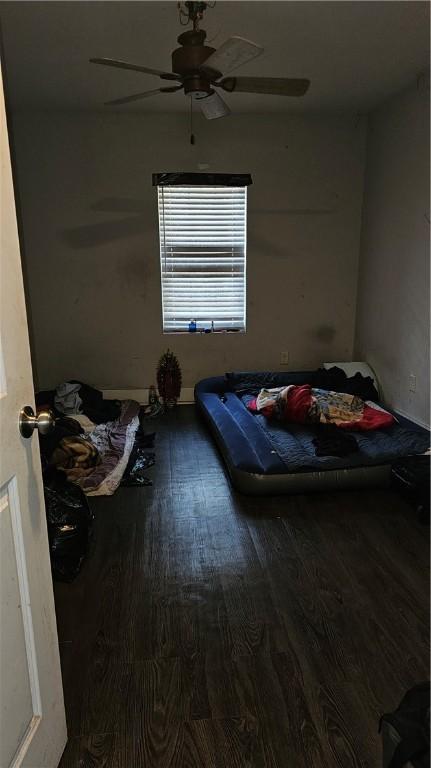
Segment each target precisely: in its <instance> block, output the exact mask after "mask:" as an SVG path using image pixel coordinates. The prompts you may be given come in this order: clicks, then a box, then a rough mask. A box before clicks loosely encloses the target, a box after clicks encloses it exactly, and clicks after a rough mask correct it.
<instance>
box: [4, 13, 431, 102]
mask: <svg viewBox="0 0 431 768" xmlns="http://www.w3.org/2000/svg"><path fill="white" fill-rule="evenodd" d="M0 17H1V21H2V34H3V42H4V52H5V64H6V72H7V80H8V91H9V97H10V101H11V106H12V108H13V109H25V108H43V109H45V108H56V109H81V110H94V109H101V108H103V107H102V105H103V102H104V101H106V100H108V99H113V98H117V97H120V96H126V95H129V94H132V93H135V92H138V91H144V90H147V89H148V90H149V89H152V88H157V87H159V85H166V84H167V83H166V82H162V81H160V80H159V79H158V78H157V77H153V76H149V75H144V74H141V73H136V72H130V71H125V70H115V69H112V68H110V67H102V66H97V65H94V64H89V63H88V59H89V57H90V56H94V57H110V58H118V59H125V60H128V61H132V62H134V63H139V64H144V65H146V66H150V67H155V68H157V69H162V70H168V71H170V70H171V66H170V54H171V51H172V50H173V49H174V48H175V47H177V44H176V38H177V36H178V34H180V32H182V31H183V28H181V27H180V26H179V23H178V11H177V4H176V2H116V1H113V2H101V1H96V2H76V1H73V2H1V3H0ZM202 26H203V28H204V29H206V31H207V35H208V41H210V43H211V45H212V46H213V47H218V46H219V45H220V44H221V43H222V42H223V41H224V40H225V39H226V38H227V37H229V36H230V35H233V34H237V35H241V36H243V37H246V38H248V39H250V40H254V41H255V42H257V43H259V44H261V45H263V46H264V48H265V52H264V54H263V55H262V56H260V57H259V58H257V59H255V60H254V61H252V62H250V63H249V64H247V65H245V66H244V67H243V68H242V69H241V70H239V71H238V72H236V73H235V74H239V75H240V74H241V75H260V76H275V77H276V76H278V77H283V76H285V77H308V78H310V79H311V88H310V90H309V92H308V93H307V95H306V96H305V97H304V98H302V99H288V98H285V97H276V96H262V95H261V96H258V95H250V94H239V93H238V94H226V95H225V94H223V97H224V98H225V99H226V101H227V102H228V103H229V105H230V106H231V108H232V109H233V110H234V111H235V112H272V111H288V112H292V111H295V112H296V111H317V110H319V111H322V110H325V111H331V110H336V111H340V110H343V111H344V110H349V111H350V110H354V111H366V110H368V109H370V108H372V107H374V106H376V104H378V103H379V102H381V101H382V100H384V99H385V98H386V97H387V96H389V95H390V94H391V93H394V92H396V91H398V90H401V89H402V88H403V87H404V86H406V85H408V84H409V83H410V82H411V81H412V80H413V79H414V78H415V77H417V76H418V74H419V73H420V72H421V71H424V70H428V67H429V4H428V2H414V1H413V0H408V1H407V2H388V1H386V0H385V1H383V2H380V1H379V0H375V1H371V2H362V0H354V1H353V2H314V1H310V2H308V1H304V2H282V1H279V2H269V1H268V0H255V1H254V2H249V1H248V0H244V1H242V2H230V1H228V2H220V1H219V2H217V3H216V5H215V7H214V8H211V9H208V10H207V11H206V13H205V18H204V22H203V24H202ZM187 104H188V102H186V100H185V97H184V95H183V93H182V92H180V93H175V94H161V95H158V96H155V97H153V98H150V99H144V100H143V101H140V102H135V103H133V104H132V105H129V106H127V107H121V108H117V109H122V110H125V109H127V110H130V111H138V112H139V111H152V112H165V111H171V110H174V111H181V110H186V109H187ZM106 109H108V108H106Z"/></svg>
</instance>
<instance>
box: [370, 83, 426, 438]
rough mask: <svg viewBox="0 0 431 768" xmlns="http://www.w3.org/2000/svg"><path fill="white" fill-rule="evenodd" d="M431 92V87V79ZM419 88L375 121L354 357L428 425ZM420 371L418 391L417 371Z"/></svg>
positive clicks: (390, 399) (391, 399) (390, 397)
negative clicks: (413, 378) (413, 380)
mask: <svg viewBox="0 0 431 768" xmlns="http://www.w3.org/2000/svg"><path fill="white" fill-rule="evenodd" d="M428 89H429V84H428ZM428 89H427V85H426V83H425V82H424V81H423V80H422V81H420V82H419V84H418V85H415V86H414V87H413V88H411V89H409V90H408V91H406V92H404V93H402V94H400V95H398V96H397V97H396V98H394V99H392V100H391V101H389V102H388V103H385V104H383V105H382V106H381V107H380V108H379V109H378V110H377V111H376V112H375V113H374V114H373V115H372V116H371V117H370V118H369V129H368V141H367V160H366V182H365V191H364V212H363V226H362V238H361V260H360V264H361V266H360V277H359V288H358V307H357V327H356V342H355V357H357V358H359V359H362V360H367V361H368V363H369V364H370V365H371V366H373V368H374V369H375V371H376V373H377V375H378V377H379V379H380V382H381V384H382V387H383V393H384V397H385V400H386V402H387V403H388V404H390V405H391V406H393V407H394V408H396V409H397V410H400V411H401V412H404V413H405V414H407V415H409V416H411V417H413V418H415V419H417V420H419V421H421V422H423V423H425V424H429V392H430V359H429V90H428ZM411 375H414V376H416V392H411V391H410V388H409V386H410V376H411Z"/></svg>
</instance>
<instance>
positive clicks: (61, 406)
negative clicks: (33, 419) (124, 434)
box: [54, 380, 121, 424]
mask: <svg viewBox="0 0 431 768" xmlns="http://www.w3.org/2000/svg"><path fill="white" fill-rule="evenodd" d="M54 406H55V409H56V410H57V411H58V412H59V413H61V414H63V415H64V416H71V415H73V416H74V417H75V416H76V415H77V414H84V415H85V416H87V417H88V419H90V422H93V424H103V423H104V422H106V421H114V420H115V419H118V418H119V416H120V413H121V402H120V400H104V399H103V394H102V392H100V391H99V390H98V389H95V388H94V387H90V386H89V385H88V384H83V383H82V381H74V380H72V381H66V382H64V384H59V386H58V387H57V389H56V390H55V395H54Z"/></svg>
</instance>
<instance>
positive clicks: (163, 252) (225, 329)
mask: <svg viewBox="0 0 431 768" xmlns="http://www.w3.org/2000/svg"><path fill="white" fill-rule="evenodd" d="M155 186H157V206H158V223H159V258H160V284H161V309H162V313H161V314H162V318H161V320H162V332H163V334H164V335H165V334H182V333H190V331H189V327H188V326H189V322H190V320H192V319H197V318H193V317H189V316H187V320H186V319H185V318H184V319H182V320H177V322H178V325H179V327H177V328H175V327H168V323H169V319H168V318H167V317H166V315H167V313H168V312H167V306H166V304H167V300H166V296H165V285H166V275H167V273H168V270H167V268H166V259H167V249H168V247H169V246H167V245H166V216H165V209H164V194H165V191H166V190H168V192H169V191H171V190H176V191H177V192H178V191H179V188H180V189H181V190H184V189H187V190H188V191H190V193H191V194H193V193H196V192H197V191H199V190H201V191H205V192H207V193H208V189H209V188H211V189H214V190H217V189H218V190H220V189H224V190H226V196H227V199H229V197H228V192H229V191H230V193H231V199H232V191H233V190H235V192H236V193H239V191H241V196H242V203H243V210H242V217H241V232H242V243H241V245H240V246H239V249H238V250H237V252H236V254H234V245H233V244H232V243H231V244H229V245H228V250H229V249H230V250H231V251H232V260H233V258H234V257H236V258H237V259H238V253H240V259H241V264H240V268H239V271H238V275H239V277H240V279H241V280H242V283H241V288H240V291H239V295H240V301H241V304H242V306H241V319H239V320H238V322H237V324H236V325H233V321H234V318H232V319H231V320H227V321H226V325H225V326H223V325H222V322H223V321H222V320H221V319H218V318H217V319H215V318H214V317H213V318H211V317H209V316H208V317H205V318H203V319H202V318H198V319H197V329H196V330H197V332H198V333H199V332H200V333H202V332H203V331H204V330H212V327H211V326H212V320H214V321H215V322H214V331H215V332H216V333H246V332H247V202H248V195H247V185H245V184H238V185H235V186H233V185H228V184H220V183H218V184H214V183H206V184H205V185H200V184H181V185H176V184H172V185H170V184H157V185H155ZM203 197H204V195H203ZM218 197H220V196H218ZM161 201H163V202H162V203H161ZM236 225H237V226H238V224H237V222H236ZM232 230H234V226H233V227H232ZM232 240H233V236H232ZM213 245H214V243H213V242H210V243H202V248H205V247H207V248H210V247H213ZM173 247H175V246H173ZM176 247H182V248H187V247H188V248H193V247H195V246H194V244H188V245H185V244H184V243H183V244H181V243H179V244H178V245H177V246H176ZM216 247H220V248H221V247H223V244H220V245H217V246H216ZM225 247H226V246H225ZM188 255H190V252H189V254H188ZM214 256H215V257H216V251H215V252H214ZM186 260H187V259H186V258H184V261H186ZM171 261H172V263H173V261H174V260H173V258H171ZM202 266H203V267H204V264H203V262H202ZM188 268H189V269H190V267H188ZM172 272H174V268H172ZM202 274H205V269H204V268H203V269H202ZM213 290H214V289H213ZM193 311H194V310H193V309H191V312H193ZM210 312H211V309H210V310H209V313H208V315H209V314H210ZM174 320H175V318H172V321H174Z"/></svg>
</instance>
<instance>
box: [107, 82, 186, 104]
mask: <svg viewBox="0 0 431 768" xmlns="http://www.w3.org/2000/svg"><path fill="white" fill-rule="evenodd" d="M182 87H183V86H182V85H173V86H170V87H169V88H155V89H154V91H144V92H143V93H134V94H132V96H123V97H122V98H121V99H113V100H112V101H105V107H112V106H114V105H116V104H128V102H129V101H138V100H139V99H146V98H147V96H155V95H156V94H157V93H175V91H180V90H181V88H182Z"/></svg>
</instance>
